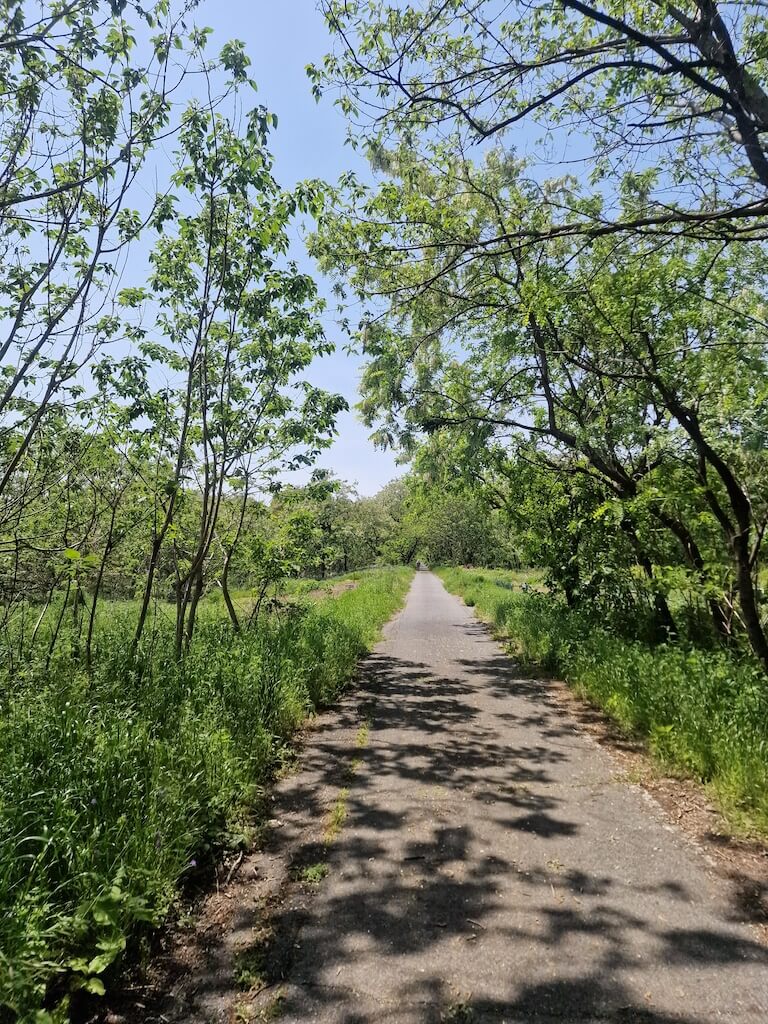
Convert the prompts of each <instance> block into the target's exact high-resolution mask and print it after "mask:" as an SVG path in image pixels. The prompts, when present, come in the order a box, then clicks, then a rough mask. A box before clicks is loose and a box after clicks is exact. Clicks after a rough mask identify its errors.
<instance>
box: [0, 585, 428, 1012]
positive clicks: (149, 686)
mask: <svg viewBox="0 0 768 1024" xmlns="http://www.w3.org/2000/svg"><path fill="white" fill-rule="evenodd" d="M409 581H410V572H409V570H407V569H396V570H392V569H389V570H380V571H373V572H369V573H365V574H363V575H362V576H361V577H360V579H359V581H358V586H357V587H356V588H355V589H354V590H349V591H346V592H345V593H343V594H341V595H340V596H339V597H338V598H336V599H328V600H325V601H321V602H319V603H306V604H305V605H299V606H294V605H292V606H290V607H288V608H285V609H283V610H282V611H279V612H277V613H275V614H272V615H271V616H269V617H267V618H265V619H263V620H262V621H259V623H258V625H256V626H255V627H254V628H252V629H248V630H245V631H243V632H242V633H241V634H235V633H233V631H232V629H231V627H230V625H229V624H228V622H227V621H226V620H225V619H224V618H223V617H216V616H209V617H206V618H205V619H204V620H203V621H201V623H200V625H199V629H198V631H197V632H196V634H195V639H194V641H193V644H192V647H191V649H190V651H189V654H188V656H187V657H186V658H185V660H184V661H183V663H182V664H177V663H176V662H175V660H174V657H173V636H172V625H171V623H170V622H169V623H168V624H167V627H166V626H165V625H163V623H162V622H159V623H158V626H157V629H156V631H155V633H154V635H153V636H152V638H151V644H150V643H149V642H148V643H147V644H146V645H145V647H144V649H143V651H142V652H141V658H140V659H139V665H140V671H139V670H137V669H136V668H135V667H133V668H131V667H130V666H129V663H128V661H127V657H126V653H125V652H126V650H127V648H128V644H127V639H128V638H130V635H131V631H132V627H133V625H134V618H133V617H132V616H131V615H130V614H128V612H127V611H123V612H121V611H120V610H116V611H115V613H114V614H113V615H112V616H109V617H107V618H106V619H105V621H104V622H103V623H102V624H101V626H100V633H99V636H98V643H97V647H96V652H97V654H96V663H95V670H94V672H93V673H92V676H91V678H90V679H89V678H88V677H87V676H86V675H85V673H83V672H82V671H80V670H79V669H78V668H77V666H75V665H74V664H73V663H72V662H68V661H67V660H65V659H61V660H59V661H53V662H52V663H51V665H50V667H49V670H48V672H47V673H45V672H44V671H43V670H42V668H41V669H40V670H33V671H28V672H27V673H26V674H25V675H24V676H16V677H14V678H13V679H5V680H2V681H0V1021H6V1020H8V1021H13V1020H17V1019H19V1020H25V1021H26V1020H34V1021H35V1022H36V1024H44V1022H51V1021H54V1020H55V1021H59V1020H66V1019H67V1014H68V1010H67V1001H68V993H70V992H71V991H72V990H73V989H77V988H85V989H86V990H88V991H91V992H94V993H100V992H102V991H103V987H104V984H103V978H104V972H105V971H107V969H108V968H109V967H110V965H111V964H112V963H113V962H114V961H116V960H117V959H118V958H119V957H120V954H121V953H122V951H123V949H124V948H125V946H126V942H127V941H128V939H129V938H130V937H131V936H134V935H136V933H137V930H140V929H141V928H149V927H152V926H154V925H156V924H158V923H159V922H160V921H161V920H162V918H163V916H164V915H166V914H167V912H168V910H169V908H170V907H171V905H172V903H173V901H174V899H175V897H176V895H177V894H178V892H179V889H180V887H181V886H182V885H183V884H184V882H185V879H188V878H189V877H190V876H192V875H194V873H195V872H198V871H200V870H201V869H202V867H203V865H204V864H205V863H206V862H208V863H210V861H211V860H212V859H214V858H215V856H216V855H217V852H218V851H220V850H221V849H222V847H225V846H231V845H233V844H236V843H237V842H238V840H240V841H243V838H244V835H245V833H246V830H247V827H248V822H249V820H252V818H253V813H254V809H255V808H256V807H257V806H258V801H259V797H260V794H261V792H262V789H263V787H264V786H265V784H266V783H267V782H268V780H269V777H270V774H271V773H272V772H273V771H274V769H275V767H276V766H277V765H278V763H279V760H280V757H281V752H284V751H285V749H286V744H287V741H288V739H289V737H290V736H291V733H292V732H293V731H294V730H295V729H296V728H297V727H298V726H299V725H300V724H301V722H302V721H303V720H304V718H305V717H306V716H307V715H308V714H310V713H311V712H312V710H313V709H314V708H316V707H318V706H319V705H322V704H324V703H327V702H329V701H331V700H332V699H333V698H334V697H335V696H336V695H337V694H338V693H339V691H340V690H341V689H342V687H343V686H344V685H345V683H347V682H348V680H349V679H350V677H351V676H352V674H353V672H354V668H355V664H356V662H357V659H358V658H359V656H360V655H361V654H362V653H363V652H364V651H365V650H366V649H367V648H369V647H370V646H371V644H372V642H373V641H374V640H375V639H376V637H377V635H378V633H379V629H380V627H381V626H382V624H383V623H384V622H385V621H386V620H387V619H389V618H390V616H391V615H392V614H393V613H394V611H395V610H396V609H397V607H398V606H399V605H400V604H401V602H402V600H403V598H404V595H405V592H406V590H407V588H408V584H409ZM44 1007H47V1009H44Z"/></svg>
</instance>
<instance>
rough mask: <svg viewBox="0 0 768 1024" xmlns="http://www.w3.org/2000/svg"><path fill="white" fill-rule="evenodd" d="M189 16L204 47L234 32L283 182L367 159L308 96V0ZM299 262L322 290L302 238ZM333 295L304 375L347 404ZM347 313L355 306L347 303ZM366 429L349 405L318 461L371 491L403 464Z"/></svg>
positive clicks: (233, 0)
mask: <svg viewBox="0 0 768 1024" xmlns="http://www.w3.org/2000/svg"><path fill="white" fill-rule="evenodd" d="M196 21H197V22H198V23H199V24H201V25H209V26H210V27H211V28H212V29H213V30H214V36H213V38H212V40H211V44H210V45H211V48H212V49H218V48H219V47H220V46H221V45H222V43H224V42H225V41H226V40H227V39H241V40H242V41H243V42H244V43H245V46H246V50H247V52H248V54H249V56H250V58H251V60H252V67H251V72H252V77H253V78H254V79H255V80H256V81H257V82H258V84H259V92H258V95H257V97H256V101H257V102H259V103H263V104H264V105H265V106H266V107H267V108H268V109H269V110H271V111H272V112H273V113H275V114H277V116H278V128H277V130H276V131H275V132H273V134H272V138H271V143H270V148H271V149H272V152H273V153H274V156H275V175H276V177H277V179H278V181H280V183H281V184H283V185H285V186H291V185H293V184H294V183H295V182H297V181H301V180H303V179H305V178H324V179H326V180H328V181H335V180H336V179H337V178H338V176H339V174H341V173H342V172H343V171H345V170H348V169H350V168H352V169H354V170H356V171H358V172H359V173H361V174H366V173H367V167H366V166H365V164H364V162H363V161H362V160H361V158H360V156H359V155H357V154H355V152H354V151H353V150H352V149H350V147H349V146H345V145H344V138H345V133H346V125H345V122H344V119H343V117H342V115H341V114H340V113H339V112H338V111H337V110H336V108H335V107H334V106H333V102H332V100H331V98H330V97H326V98H324V99H323V100H322V101H321V102H320V103H316V102H315V100H314V97H313V96H312V93H311V89H310V84H309V81H308V79H307V76H306V73H305V70H304V69H305V67H306V65H307V64H309V63H313V62H314V63H317V62H319V61H320V60H321V59H322V57H323V55H324V54H325V53H326V52H327V50H328V49H329V48H330V39H329V36H328V34H327V31H326V28H325V24H324V22H323V19H322V17H321V15H320V14H319V13H318V11H317V10H316V8H315V0H256V2H253V0H251V3H245V2H243V0H204V2H203V3H202V4H201V5H200V8H199V10H198V12H197V16H196ZM294 256H295V258H296V259H297V261H298V262H299V263H300V264H301V265H302V267H303V269H306V270H307V271H308V272H310V273H312V274H313V275H314V276H315V277H316V278H317V279H318V280H319V283H320V286H321V289H322V290H323V293H324V294H326V295H328V293H329V282H322V281H320V279H319V276H318V274H317V270H316V268H315V267H314V265H313V264H312V262H311V261H310V260H309V258H308V257H307V256H306V254H305V253H304V251H303V248H302V246H301V245H300V244H299V245H297V246H296V251H295V253H294ZM335 308H336V300H335V299H333V300H331V301H329V310H328V315H327V317H326V333H327V334H328V336H329V338H331V339H332V340H334V341H336V343H337V346H338V348H337V351H336V353H335V354H334V355H333V356H330V357H328V358H327V359H324V360H322V361H321V362H320V363H318V364H316V366H315V367H313V371H312V374H311V376H312V379H313V381H314V382H315V383H317V384H319V385H321V386H323V387H326V388H328V389H329V390H333V391H339V392H341V393H342V394H343V395H344V396H345V398H346V399H347V401H348V402H349V404H350V406H354V404H355V403H356V401H357V383H358V378H359V373H360V360H358V359H356V358H355V357H353V356H350V355H348V354H347V353H345V352H344V351H343V346H344V342H345V338H344V336H343V334H342V332H341V330H340V329H339V328H338V327H337V326H336V322H335V319H336V314H335ZM349 315H350V317H351V319H353V320H354V317H355V310H354V309H351V310H349ZM368 433H369V431H368V429H367V428H366V427H364V426H363V424H362V423H360V421H359V420H358V418H357V414H356V413H355V412H354V410H353V411H351V412H349V413H348V414H346V415H344V416H342V417H341V418H340V420H339V437H338V439H337V440H336V441H335V443H334V445H333V447H332V448H331V449H330V450H329V451H328V452H325V453H324V454H323V456H322V458H321V459H320V462H319V464H320V465H322V466H326V467H328V468H329V469H332V470H333V471H334V472H335V473H336V474H337V475H338V476H340V477H341V478H343V479H344V480H347V481H349V482H351V483H356V484H357V487H358V490H359V492H360V494H374V493H375V492H376V491H377V490H379V488H380V487H382V486H383V485H384V484H385V483H387V481H388V480H391V479H393V478H394V477H395V476H399V475H400V474H401V473H403V472H404V468H403V467H402V466H396V465H395V460H394V456H393V454H392V453H391V452H383V451H380V450H378V449H375V448H374V447H373V445H372V444H371V443H370V441H369V440H368Z"/></svg>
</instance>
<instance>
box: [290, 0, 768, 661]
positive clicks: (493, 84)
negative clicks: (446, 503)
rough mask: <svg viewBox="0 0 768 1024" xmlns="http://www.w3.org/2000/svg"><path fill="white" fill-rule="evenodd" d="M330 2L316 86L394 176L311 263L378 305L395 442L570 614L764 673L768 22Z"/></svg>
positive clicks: (653, 12) (386, 422)
mask: <svg viewBox="0 0 768 1024" xmlns="http://www.w3.org/2000/svg"><path fill="white" fill-rule="evenodd" d="M323 8H324V10H325V11H326V15H327V20H328V25H329V28H330V30H331V31H332V32H333V33H334V34H335V39H336V43H337V45H336V48H335V50H334V51H333V52H332V53H331V54H329V56H328V57H327V58H326V60H325V63H324V65H323V66H322V67H318V68H313V69H310V74H311V76H312V78H313V80H314V83H315V88H316V89H317V90H318V92H319V93H323V92H330V93H331V94H332V95H335V96H336V99H337V102H338V103H339V105H340V107H341V108H342V109H343V110H344V111H345V112H346V113H347V114H348V115H349V123H350V134H351V136H352V141H353V142H354V143H355V144H356V145H358V146H360V147H363V148H365V150H366V151H367V152H368V154H369V155H370V158H371V160H372V162H373V164H374V166H375V167H376V168H378V170H379V171H380V174H381V180H380V181H379V182H374V183H367V182H365V181H361V180H358V179H356V178H355V177H354V176H348V177H347V178H346V179H345V180H344V181H343V182H342V183H341V184H340V187H339V201H337V202H336V203H334V204H329V206H328V207H327V210H326V212H325V213H324V215H323V216H322V218H321V228H320V231H319V232H318V233H317V235H316V237H315V240H314V248H315V251H316V253H317V254H318V256H319V258H320V259H321V260H323V261H324V265H325V266H326V267H327V268H328V269H329V270H331V271H333V272H336V273H337V274H338V278H339V286H340V287H341V288H342V289H343V290H344V292H345V294H350V295H354V296H355V298H357V299H360V300H361V301H362V302H363V304H364V314H363V317H362V320H361V322H360V324H359V329H358V330H357V331H356V332H355V334H356V337H357V341H358V344H359V346H360V348H361V350H362V351H363V352H364V353H366V354H367V356H368V362H367V370H366V373H365V376H364V379H363V400H362V409H363V412H364V414H365V415H366V417H367V419H368V422H369V423H370V424H371V425H372V426H375V427H376V430H377V434H376V436H377V437H378V439H379V441H380V442H381V443H383V444H394V445H399V446H400V447H401V448H402V449H403V450H404V451H405V452H406V453H409V454H410V455H411V456H412V457H413V458H414V459H415V460H416V466H417V468H419V469H420V471H421V472H422V473H426V475H427V476H428V478H429V479H430V480H431V481H432V483H433V485H434V484H437V483H438V481H440V482H441V485H442V486H444V487H449V488H451V487H456V486H457V485H458V484H459V481H461V483H463V485H464V486H465V487H466V488H468V490H469V492H470V493H472V494H478V495H482V496H483V497H484V499H485V500H487V501H488V502H491V503H493V504H495V505H496V506H497V507H498V508H499V509H500V510H503V511H504V512H505V513H506V515H507V517H508V519H509V520H510V521H511V522H513V523H514V524H515V525H516V528H517V530H518V532H519V534H520V535H521V537H522V539H523V541H524V547H525V548H526V550H527V557H528V559H529V560H530V562H531V563H532V564H535V565H541V566H543V567H545V568H546V571H547V582H548V583H549V585H550V587H551V588H552V589H553V590H554V591H556V592H557V593H559V594H561V595H563V596H564V597H565V599H566V601H567V603H568V605H569V606H570V607H571V608H578V607H585V606H586V607H589V608H590V609H593V610H598V611H600V613H601V614H603V615H604V616H605V617H607V618H608V619H610V620H611V621H612V622H613V623H614V624H615V625H616V627H617V628H625V627H626V628H629V629H632V628H633V625H634V623H636V622H638V623H639V626H640V629H641V631H644V632H647V631H649V630H650V631H651V632H652V633H653V635H654V636H655V637H656V638H657V639H672V638H676V637H677V638H681V639H682V640H684V641H688V640H692V641H695V642H697V643H702V644H704V645H711V646H713V647H714V648H718V647H724V648H730V649H731V650H733V651H734V652H746V653H748V654H749V656H750V657H752V658H753V659H754V661H755V662H756V663H757V664H758V665H759V666H760V668H761V671H762V677H763V678H765V677H766V675H767V674H768V639H767V638H766V603H765V593H764V590H763V586H762V577H761V564H762V562H763V560H764V557H765V533H766V526H767V525H768V472H767V471H768V463H767V462H766V450H767V445H768V433H767V430H768V420H767V419H766V416H767V414H768V390H767V389H766V381H767V380H768V365H767V363H766V356H767V355H768V347H767V346H766V326H767V325H766V317H765V286H766V281H765V268H766V266H767V265H768V263H767V261H766V250H765V244H764V241H763V239H764V237H765V216H766V210H767V209H768V207H767V206H766V198H767V196H768V193H767V192H766V189H767V188H768V176H767V175H766V168H767V167H768V148H767V147H766V138H768V135H766V130H765V129H766V127H768V120H766V117H767V112H768V92H766V91H765V89H764V87H763V83H764V82H765V80H766V77H768V69H767V68H766V66H765V50H764V43H763V40H764V38H765V36H764V32H765V25H766V16H765V13H764V11H763V10H762V8H761V7H760V5H759V4H754V3H749V2H745V3H737V4H735V5H730V6H729V7H728V8H727V10H726V8H725V7H723V8H722V9H721V7H720V6H719V5H718V4H716V3H710V2H706V3H705V2H703V0H691V2H690V3H686V4H683V5H682V6H680V7H674V6H669V5H667V6H664V5H651V6H650V7H649V6H648V5H647V4H641V3H635V4H631V3H630V4H629V5H627V4H626V3H613V2H611V0H609V2H607V3H606V4H602V5H597V4H593V3H575V2H573V3H572V2H569V0H566V2H564V3H563V4H556V5H554V6H552V5H545V4H536V3H533V4H523V3H520V4H516V3H512V4H503V5H499V4H496V3H494V2H493V0H477V2H474V3H471V4H466V3H464V2H463V0H447V2H446V0H423V2H421V3H418V4H414V5H400V4H390V3H386V2H384V0H373V2H369V0H357V2H348V0H343V2H342V0H339V2H336V0H328V2H326V3H324V4H323ZM516 147H517V148H516ZM560 153H563V154H565V156H564V157H563V158H562V159H561V158H559V157H556V156H553V154H560ZM342 197H343V198H344V199H345V200H346V203H347V206H346V207H345V206H344V204H343V202H342V201H341V200H342Z"/></svg>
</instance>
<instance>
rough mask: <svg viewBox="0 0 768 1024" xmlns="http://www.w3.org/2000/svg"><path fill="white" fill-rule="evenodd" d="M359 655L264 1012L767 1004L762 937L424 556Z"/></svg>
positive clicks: (583, 1012) (555, 1014)
mask: <svg viewBox="0 0 768 1024" xmlns="http://www.w3.org/2000/svg"><path fill="white" fill-rule="evenodd" d="M366 675H367V682H366V683H365V684H364V690H365V691H368V699H369V704H370V708H371V709H372V721H371V730H370V736H369V740H368V745H367V747H366V748H365V749H364V750H362V751H361V754H360V757H361V759H362V764H361V765H360V767H359V768H358V770H357V772H356V774H355V776H354V780H353V781H352V782H351V784H350V786H349V796H348V800H347V804H348V808H347V818H346V822H345V824H344V827H343V830H342V832H341V834H340V836H339V837H338V839H337V840H336V843H335V844H334V849H333V854H332V858H331V871H330V873H329V875H328V877H327V878H326V879H325V880H324V882H323V883H322V885H321V886H320V887H319V890H318V892H317V895H316V896H315V897H314V899H313V902H312V905H311V911H310V913H309V915H308V918H307V919H306V921H305V922H304V924H303V927H302V928H301V931H300V933H299V935H298V937H297V943H296V949H295V957H294V960H293V964H292V967H291V970H290V975H289V978H288V984H287V986H286V987H285V990H284V991H285V993H286V999H285V1002H284V1015H283V1016H281V1018H280V1019H282V1020H285V1021H290V1022H302V1024H306V1022H310V1021H313V1022H323V1024H325V1022H328V1024H330V1022H334V1024H384V1022H387V1024H401V1022H402V1024H406V1022H407V1024H411V1022H413V1024H428V1022H433V1021H434V1022H437V1021H455V1022H459V1021H462V1022H463V1021H467V1022H469V1021H472V1022H483V1021H489V1022H501V1021H507V1022H510V1024H512V1022H515V1024H517V1022H523V1021H531V1022H538V1024H543V1022H555V1021H556V1022H558V1024H562V1022H566V1021H567V1022H574V1024H575V1022H580V1024H581V1022H584V1024H586V1022H593V1021H594V1022H598V1021H600V1022H604V1021H611V1022H613V1021H616V1022H626V1024H629V1022H644V1024H662V1022H663V1024H667V1022H672V1021H684V1022H686V1024H713V1022H716V1021H727V1022H729V1024H742V1022H743V1024H746V1022H749V1024H766V1021H768V955H767V954H766V949H765V948H764V947H763V946H761V945H760V944H759V943H758V941H757V939H756V936H755V935H754V934H753V932H752V931H751V929H750V928H749V927H748V926H746V925H744V924H742V923H740V922H739V920H738V915H737V912H736V910H735V908H734V907H732V906H731V905H730V904H729V902H728V894H727V892H726V891H725V888H724V883H723V882H722V881H721V880H720V879H719V878H718V877H717V876H715V875H714V874H713V873H712V872H711V871H710V870H709V868H708V866H707V863H706V861H705V860H704V858H703V856H702V855H701V854H700V853H699V852H698V850H697V849H696V848H694V847H693V845H692V844H691V843H690V842H689V841H688V840H687V839H685V837H683V836H682V835H681V834H678V833H677V832H676V831H675V830H673V829H671V828H670V827H669V826H668V825H666V824H665V822H664V819H663V816H662V815H661V813H660V811H659V810H658V809H657V808H656V807H655V805H653V803H652V802H651V801H650V800H649V798H648V797H646V796H645V795H644V793H643V792H642V790H640V789H639V788H638V787H636V786H633V785H631V784H630V783H629V782H628V781H627V780H626V779H625V778H622V775H621V771H620V769H619V768H618V766H617V764H616V763H615V762H614V760H613V759H612V758H611V757H610V756H609V755H608V754H607V753H606V752H605V751H603V750H602V749H601V748H600V747H599V746H598V745H597V744H596V743H595V742H594V741H593V740H591V739H590V738H589V737H587V736H585V735H583V734H580V733H579V732H578V730H577V727H576V726H575V724H574V723H573V722H572V721H570V720H569V718H568V717H567V715H566V714H565V713H564V712H563V711H562V710H560V709H559V708H557V707H556V706H555V705H554V704H553V703H552V702H551V701H548V699H547V693H546V687H544V686H543V685H542V684H537V683H534V682H531V681H528V680H521V679H519V678H517V677H516V675H515V670H514V665H513V664H512V662H511V661H510V660H509V659H508V658H507V657H506V656H504V655H503V654H502V653H501V651H500V648H499V646H498V644H496V643H495V642H494V641H493V640H492V639H491V638H490V637H489V636H488V634H487V632H486V630H485V629H484V628H483V627H482V626H481V625H479V624H478V623H477V622H476V621H475V619H474V618H473V616H472V614H471V612H470V611H469V609H467V608H465V607H464V606H463V605H462V604H461V602H460V601H459V600H458V599H457V598H455V597H453V596H451V595H449V594H447V593H446V591H445V590H444V588H443V586H442V584H441V582H440V581H439V580H438V579H437V577H435V576H433V575H432V574H430V573H424V572H422V573H418V574H417V576H416V579H415V581H414V585H413V588H412V590H411V593H410V595H409V599H408V603H407V606H406V608H405V610H404V611H403V613H402V614H401V615H400V616H398V618H397V619H395V620H394V622H393V623H391V624H390V626H389V627H388V629H387V631H386V637H385V639H384V641H383V642H382V643H380V644H379V645H378V647H377V648H376V651H375V652H374V654H373V656H372V657H371V658H370V659H369V662H368V665H367V673H366ZM364 696H365V694H364ZM371 698H375V699H371Z"/></svg>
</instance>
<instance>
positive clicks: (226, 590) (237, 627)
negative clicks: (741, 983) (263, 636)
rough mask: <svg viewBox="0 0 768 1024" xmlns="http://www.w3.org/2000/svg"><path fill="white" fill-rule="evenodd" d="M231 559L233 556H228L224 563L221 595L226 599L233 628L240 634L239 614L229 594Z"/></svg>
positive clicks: (225, 602)
mask: <svg viewBox="0 0 768 1024" xmlns="http://www.w3.org/2000/svg"><path fill="white" fill-rule="evenodd" d="M231 557H232V556H231V554H230V555H227V557H226V559H225V561H224V568H223V569H222V572H221V594H222V597H223V598H224V604H225V605H226V606H227V612H228V614H229V618H230V621H231V623H232V628H233V629H234V631H235V632H236V633H239V632H240V621H239V619H238V617H237V612H236V611H235V606H234V604H233V603H232V597H231V595H230V593H229V560H230V558H231Z"/></svg>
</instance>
